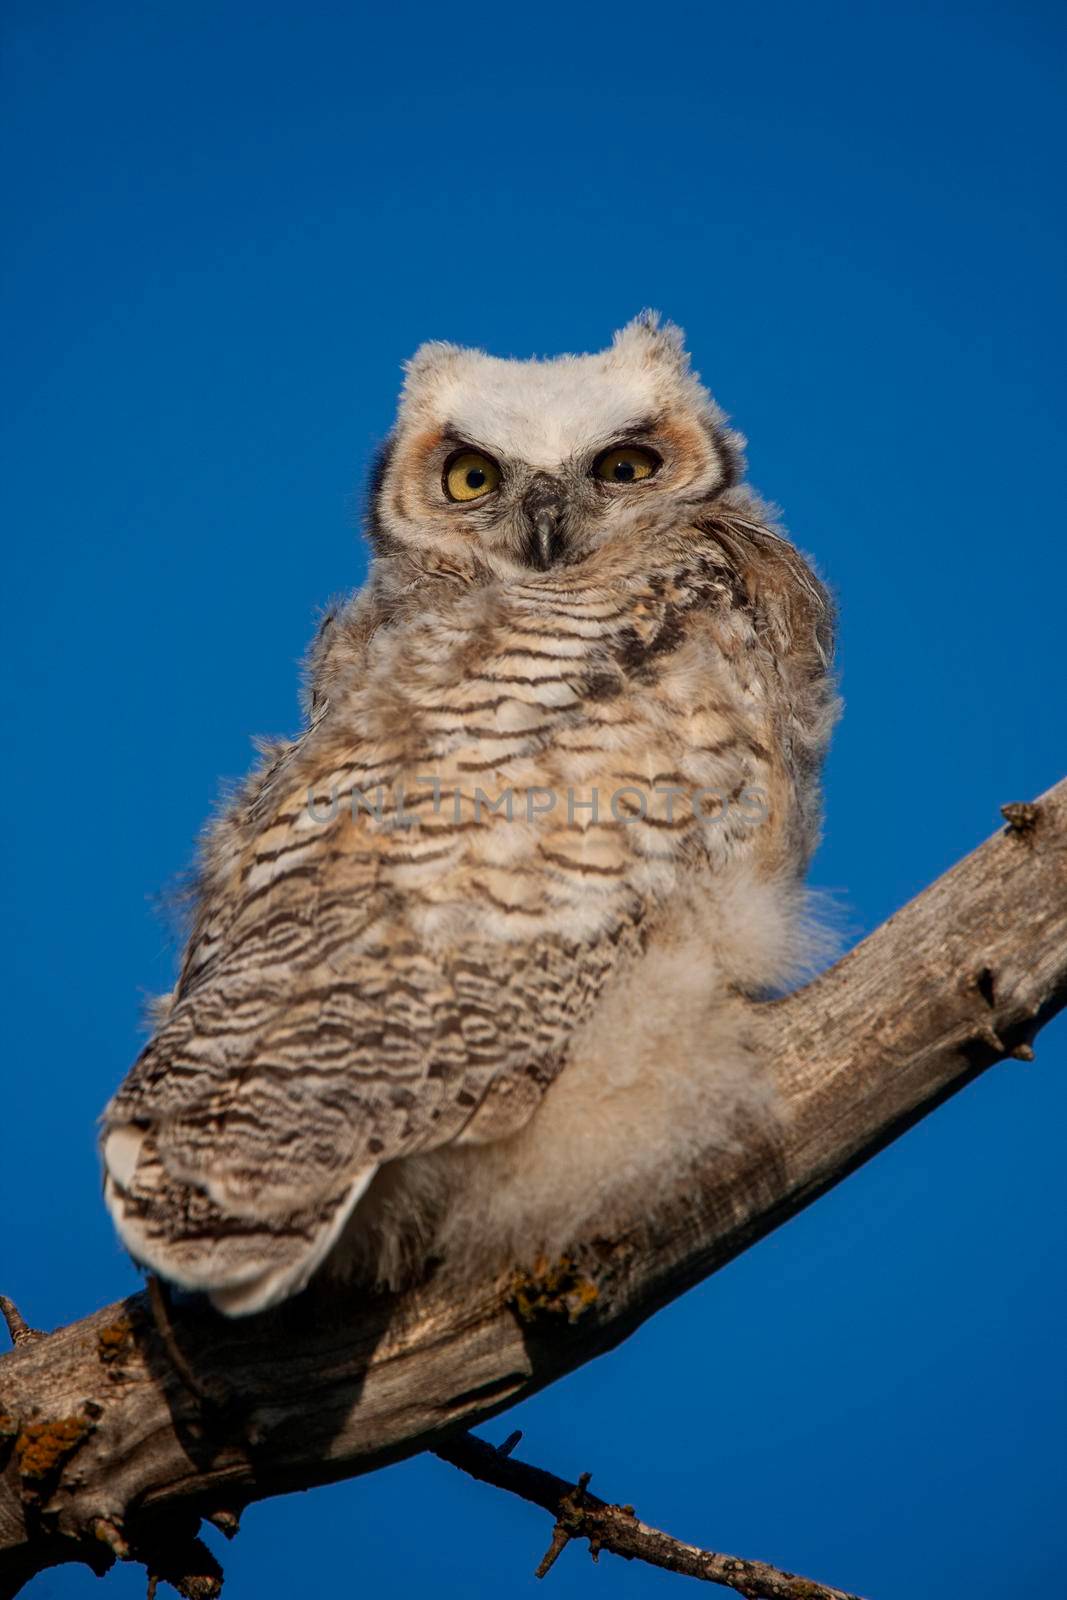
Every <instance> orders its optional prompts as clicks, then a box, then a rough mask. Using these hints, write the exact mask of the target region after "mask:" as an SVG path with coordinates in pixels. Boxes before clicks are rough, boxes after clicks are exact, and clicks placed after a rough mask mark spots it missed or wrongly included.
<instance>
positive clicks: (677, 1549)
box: [434, 1433, 860, 1600]
mask: <svg viewBox="0 0 1067 1600" xmlns="http://www.w3.org/2000/svg"><path fill="white" fill-rule="evenodd" d="M513 1440H514V1435H512V1438H511V1439H509V1440H506V1441H505V1443H504V1445H503V1446H501V1448H500V1449H499V1450H494V1448H493V1446H492V1445H491V1444H486V1443H485V1441H484V1439H476V1438H475V1437H474V1435H473V1434H470V1433H462V1434H459V1435H457V1436H456V1437H455V1438H453V1439H448V1440H446V1442H445V1443H444V1444H441V1445H438V1447H437V1449H436V1451H435V1452H434V1453H435V1454H436V1455H438V1456H440V1457H441V1460H442V1461H448V1462H450V1463H451V1464H452V1466H454V1467H460V1468H462V1470H463V1471H464V1472H469V1473H470V1475H471V1477H472V1478H478V1479H480V1480H481V1482H482V1483H491V1484H493V1485H494V1486H495V1487H496V1488H498V1489H507V1490H508V1492H509V1493H510V1494H517V1495H520V1496H521V1497H522V1499H524V1500H530V1501H532V1502H533V1504H534V1505H535V1506H542V1507H543V1508H544V1510H545V1511H548V1512H549V1513H550V1514H551V1515H552V1516H553V1517H555V1519H556V1526H555V1530H554V1532H553V1535H552V1543H551V1545H550V1546H549V1548H548V1551H547V1552H546V1554H545V1557H544V1559H543V1560H542V1562H541V1565H540V1566H539V1567H538V1569H537V1576H538V1577H539V1578H543V1577H544V1576H545V1574H546V1573H547V1572H548V1571H549V1570H550V1568H551V1566H552V1564H553V1562H554V1561H555V1559H556V1557H557V1556H558V1555H559V1554H560V1552H561V1551H562V1550H563V1549H564V1547H565V1546H566V1545H567V1544H569V1542H570V1541H571V1540H572V1539H588V1541H589V1550H590V1554H591V1555H592V1557H593V1560H594V1561H595V1560H596V1559H597V1557H598V1556H599V1554H600V1552H601V1550H610V1551H611V1552H612V1554H613V1555H617V1556H622V1557H623V1559H624V1560H626V1561H645V1562H647V1563H648V1564H649V1565H650V1566H653V1567H662V1568H663V1570H664V1571H665V1572H678V1573H681V1574H682V1575H683V1576H684V1577H687V1578H699V1579H701V1580H702V1581H703V1582H704V1583H716V1584H719V1585H720V1587H721V1588H723V1589H732V1590H733V1591H734V1593H735V1594H743V1595H746V1596H747V1597H748V1600H860V1597H859V1596H858V1595H854V1594H846V1593H845V1591H844V1590H843V1589H831V1588H830V1587H829V1586H828V1585H827V1584H825V1583H814V1582H813V1581H812V1580H811V1579H810V1578H799V1577H797V1575H796V1574H795V1573H792V1572H783V1571H781V1569H780V1568H778V1567H772V1566H770V1565H769V1564H768V1563H767V1562H766V1561H747V1560H745V1559H744V1558H743V1557H741V1556H724V1555H719V1554H718V1553H717V1552H716V1551H714V1550H698V1549H697V1547H696V1545H692V1544H683V1543H682V1541H681V1540H680V1539H672V1538H671V1536H670V1534H669V1533H661V1532H660V1530H659V1529H658V1528H650V1527H648V1526H647V1525H646V1524H645V1523H643V1522H639V1521H638V1519H637V1517H636V1515H635V1514H634V1508H633V1506H613V1505H608V1504H607V1502H606V1501H604V1500H598V1499H597V1497H596V1495H595V1494H590V1493H589V1491H588V1489H587V1487H586V1485H587V1483H588V1482H589V1474H588V1473H583V1474H582V1476H581V1477H580V1478H579V1479H578V1482H577V1484H573V1483H566V1482H564V1480H563V1479H562V1478H557V1477H556V1476H555V1474H554V1473H551V1472H545V1471H544V1470H543V1469H542V1468H541V1467H531V1466H529V1465H528V1464H527V1463H526V1462H525V1461H516V1460H515V1458H514V1457H513V1456H512V1455H511V1452H510V1449H509V1448H508V1446H509V1445H510V1444H512V1442H513Z"/></svg>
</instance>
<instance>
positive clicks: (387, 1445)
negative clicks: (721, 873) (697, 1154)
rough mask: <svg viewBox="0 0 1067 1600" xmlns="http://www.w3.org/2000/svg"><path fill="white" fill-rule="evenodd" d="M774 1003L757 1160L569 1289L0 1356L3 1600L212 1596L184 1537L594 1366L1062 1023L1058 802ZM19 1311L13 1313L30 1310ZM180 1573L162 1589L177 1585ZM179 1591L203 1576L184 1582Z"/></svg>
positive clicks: (666, 1197) (26, 1349) (152, 1334)
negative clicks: (58, 1584) (137, 1585)
mask: <svg viewBox="0 0 1067 1600" xmlns="http://www.w3.org/2000/svg"><path fill="white" fill-rule="evenodd" d="M1005 815H1006V817H1007V818H1008V826H1007V827H1006V828H1005V829H1003V830H1002V831H1001V832H1000V833H998V834H997V835H996V836H994V837H993V838H991V839H989V840H987V841H986V843H985V844H983V845H982V846H981V847H980V848H979V849H978V850H976V851H975V852H974V853H973V854H972V855H970V856H969V857H967V858H966V859H965V860H964V861H962V862H960V863H959V864H958V865H957V866H956V867H954V868H953V869H952V870H951V871H950V872H948V873H947V874H946V875H945V876H944V877H943V878H941V879H940V880H939V881H938V882H937V883H935V884H934V885H933V886H932V887H931V888H929V889H928V890H926V891H925V893H923V894H922V895H920V896H919V897H918V898H917V899H916V900H914V901H912V903H911V904H910V905H908V906H907V907H905V909H904V910H902V911H900V912H898V913H897V914H896V915H895V916H893V917H891V918H890V919H889V921H888V922H887V923H885V924H884V925H883V926H882V927H881V928H879V929H878V931H877V932H876V933H874V934H872V935H871V937H870V938H868V939H866V940H865V941H864V942H863V943H862V944H861V945H859V946H858V947H857V948H856V949H855V950H853V951H852V952H851V954H849V955H848V956H846V957H845V958H844V960H842V961H840V962H839V963H838V964H837V965H836V966H835V967H833V968H832V969H831V970H830V971H829V972H827V973H825V974H824V975H823V976H822V977H820V978H819V979H817V980H816V981H815V982H814V983H812V984H810V985H808V987H807V988H805V989H803V990H800V991H799V992H797V993H796V994H794V995H790V996H789V997H788V998H787V999H784V1000H779V1001H775V1002H773V1003H770V1004H767V1005H762V1006H751V1007H749V1010H750V1012H751V1021H752V1025H753V1026H754V1027H758V1028H759V1029H760V1030H761V1031H762V1034H763V1037H764V1038H765V1040H766V1043H767V1048H768V1051H769V1052H770V1056H771V1059H773V1060H774V1062H775V1063H776V1065H775V1072H776V1076H777V1079H778V1083H779V1087H780V1092H781V1101H782V1104H783V1107H784V1109H785V1116H784V1118H783V1120H782V1125H781V1127H780V1129H779V1130H778V1131H777V1133H776V1136H775V1137H774V1139H773V1140H771V1139H769V1138H768V1136H767V1134H766V1132H765V1131H764V1132H762V1133H760V1134H759V1135H758V1136H757V1135H754V1136H753V1139H752V1141H751V1143H750V1145H749V1147H747V1148H745V1149H743V1150H742V1151H740V1152H738V1153H736V1154H734V1155H731V1156H730V1157H728V1158H726V1157H723V1156H722V1155H721V1154H716V1155H715V1156H714V1159H713V1160H712V1159H711V1158H709V1164H708V1173H707V1179H706V1182H705V1184H704V1186H703V1188H702V1189H701V1191H700V1192H699V1193H697V1194H694V1192H693V1188H692V1185H691V1184H689V1185H687V1186H686V1187H685V1189H684V1190H682V1189H681V1188H679V1189H677V1190H672V1189H671V1187H670V1185H669V1182H665V1184H664V1187H663V1190H662V1192H661V1193H660V1194H659V1195H658V1196H656V1198H655V1206H654V1210H653V1212H652V1214H651V1215H649V1216H647V1217H641V1218H635V1219H634V1223H633V1227H632V1229H631V1230H630V1231H629V1233H627V1234H626V1235H625V1236H624V1237H621V1238H618V1239H616V1240H613V1241H612V1242H611V1243H610V1245H608V1244H604V1243H603V1242H600V1243H593V1242H590V1244H589V1246H588V1248H587V1249H585V1250H583V1251H580V1252H578V1254H577V1259H576V1263H575V1265H574V1266H573V1268H572V1269H571V1272H570V1278H569V1279H568V1277H567V1274H566V1273H557V1274H556V1278H555V1281H554V1282H549V1281H546V1282H545V1283H543V1284H541V1285H531V1284H527V1285H524V1286H523V1288H522V1290H521V1292H520V1293H518V1294H516V1292H515V1287H514V1285H513V1284H509V1283H507V1282H505V1281H502V1280H500V1279H496V1280H489V1279H487V1280H486V1281H485V1282H484V1283H482V1284H479V1285H477V1286H475V1287H474V1288H473V1289H471V1290H469V1292H468V1293H467V1294H466V1295H465V1297H464V1298H463V1299H462V1301H461V1300H459V1299H457V1298H455V1297H450V1296H449V1295H448V1294H447V1293H446V1292H445V1291H444V1290H443V1289H442V1287H441V1286H440V1285H437V1286H435V1284H434V1283H433V1282H430V1283H429V1284H427V1285H425V1286H423V1287H422V1288H420V1289H418V1290H417V1291H414V1292H412V1293H410V1294H407V1295H404V1296H401V1297H398V1298H395V1299H393V1300H390V1301H381V1302H377V1303H374V1304H373V1305H372V1306H370V1307H369V1308H367V1307H366V1306H364V1308H363V1309H362V1310H361V1312H360V1314H359V1317H358V1320H353V1321H352V1322H351V1323H348V1322H346V1321H345V1319H344V1317H343V1316H339V1315H334V1316H333V1318H332V1320H330V1315H329V1306H328V1304H327V1303H326V1302H325V1301H323V1300H319V1301H317V1302H314V1305H313V1311H312V1312H310V1313H309V1309H308V1307H309V1302H308V1300H307V1299H304V1300H301V1301H297V1302H294V1303H292V1304H291V1305H289V1306H287V1307H283V1308H282V1310H281V1311H279V1312H275V1313H270V1314H268V1315H266V1316H264V1317H259V1318H255V1319H251V1320H248V1321H244V1322H236V1323H224V1322H222V1321H221V1320H220V1319H219V1318H217V1317H215V1316H214V1315H211V1314H209V1313H207V1312H205V1311H202V1310H199V1309H197V1308H195V1307H183V1308H182V1309H181V1310H180V1311H178V1312H177V1313H176V1314H175V1338H176V1340H177V1341H178V1343H179V1344H180V1346H181V1350H182V1352H183V1353H184V1356H185V1358H186V1360H187V1362H188V1364H189V1367H190V1368H191V1369H192V1371H194V1372H195V1373H196V1374H197V1387H198V1388H202V1389H203V1391H204V1392H205V1393H206V1395H207V1396H208V1397H209V1398H208V1400H207V1402H205V1400H204V1399H203V1398H202V1397H198V1396H197V1395H196V1394H194V1393H192V1392H191V1391H190V1388H189V1387H188V1385H187V1383H186V1382H184V1381H183V1379H182V1377H181V1375H180V1373H179V1371H178V1370H177V1369H176V1367H175V1364H174V1362H173V1361H172V1359H171V1358H170V1356H169V1355H168V1351H167V1348H166V1343H165V1341H164V1340H163V1339H161V1337H160V1335H159V1333H158V1331H157V1329H156V1325H155V1323H154V1321H153V1320H152V1318H151V1316H150V1314H149V1312H148V1309H147V1306H146V1302H145V1298H144V1296H141V1295H135V1296H132V1297H131V1298H130V1299H128V1300H125V1301H123V1302H121V1303H119V1304H116V1305H112V1306H109V1307H107V1308H106V1309H105V1310H103V1311H98V1312H96V1313H94V1314H93V1315H92V1316H90V1317H87V1318H85V1319H84V1320H83V1321H81V1322H78V1323H75V1324H73V1325H72V1326H70V1327H67V1328H61V1329H59V1330H58V1331H57V1332H55V1333H53V1334H50V1335H47V1336H45V1337H43V1338H39V1339H33V1340H29V1341H27V1342H23V1343H22V1345H21V1346H20V1347H19V1348H17V1349H15V1350H14V1351H12V1352H11V1353H10V1354H8V1355H6V1356H4V1357H3V1358H0V1464H2V1462H3V1458H4V1455H5V1453H6V1456H7V1464H6V1469H4V1471H3V1476H2V1478H0V1595H3V1594H5V1593H14V1592H15V1590H16V1588H17V1587H18V1585H19V1583H20V1582H21V1581H23V1580H24V1579H25V1577H26V1576H28V1575H29V1574H30V1573H32V1572H34V1571H37V1570H39V1569H40V1568H41V1567H42V1566H45V1565H48V1564H49V1563H52V1562H55V1561H62V1560H69V1559H74V1560H83V1561H88V1562H89V1563H90V1564H91V1565H94V1566H96V1567H98V1568H102V1567H105V1566H106V1565H107V1564H108V1563H109V1562H110V1560H111V1559H113V1557H114V1555H116V1554H118V1555H124V1554H126V1553H127V1552H130V1553H132V1554H133V1555H134V1556H135V1557H140V1558H142V1559H149V1560H151V1561H152V1562H154V1564H155V1567H156V1569H157V1570H159V1571H160V1573H161V1575H164V1576H170V1577H171V1579H172V1580H173V1579H174V1578H175V1577H177V1578H178V1579H179V1580H182V1581H183V1583H184V1587H185V1589H186V1592H188V1593H204V1594H206V1593H210V1592H212V1586H213V1585H216V1584H217V1577H216V1576H213V1575H212V1574H211V1572H210V1571H209V1570H208V1566H207V1562H209V1561H210V1557H208V1556H207V1552H206V1551H204V1550H203V1547H202V1546H199V1547H197V1545H196V1543H195V1539H194V1535H195V1531H196V1527H197V1525H198V1518H199V1516H201V1515H208V1514H211V1513H220V1514H222V1519H221V1520H222V1521H225V1513H227V1512H233V1511H235V1510H237V1509H239V1508H240V1507H241V1505H243V1504H244V1503H245V1502H247V1501H248V1500H252V1499H259V1498H262V1497H264V1496H267V1495H271V1494H277V1493H280V1492H282V1491H285V1490H289V1489H295V1488H308V1487H310V1486H312V1485H314V1484H317V1483H322V1482H326V1481H328V1480H331V1479H336V1478H343V1477H350V1476H353V1475H354V1474H356V1473H360V1472H366V1471H368V1470H370V1469H372V1468H374V1467H378V1466H381V1465H383V1464H384V1463H385V1462H387V1461H391V1460H396V1459H397V1458H399V1457H402V1456H407V1455H411V1454H413V1453H414V1452H416V1451H419V1450H424V1449H426V1448H432V1447H433V1446H434V1445H435V1444H436V1443H439V1442H440V1441H441V1438H442V1436H443V1435H444V1434H445V1433H446V1432H447V1431H448V1430H454V1429H457V1428H466V1427H469V1426H470V1425H471V1424H473V1423H474V1422H476V1421H478V1420H479V1419H485V1418H487V1417H489V1416H491V1415H493V1414H494V1413H495V1412H498V1411H501V1410H502V1409H504V1407H506V1406H508V1405H511V1404H513V1403H514V1402H515V1401H516V1400H519V1399H522V1398H523V1397H524V1396H526V1395H528V1394H531V1393H533V1392H534V1391H535V1390H537V1389H539V1388H542V1387H543V1386H544V1385H545V1384H547V1383H550V1382H552V1380H553V1379H555V1378H557V1377H559V1376H560V1375H561V1374H563V1373H565V1372H569V1371H571V1370H573V1368H575V1367H577V1366H579V1365H580V1364H581V1363H582V1362H585V1361H588V1360H590V1359H591V1358H592V1357H593V1356H596V1355H600V1354H602V1353H603V1352H604V1351H606V1350H609V1349H611V1348H612V1347H613V1346H614V1345H616V1344H618V1343H619V1341H620V1340H622V1339H624V1338H625V1337H626V1336H627V1335H628V1334H629V1333H631V1332H632V1331H633V1329H634V1328H635V1327H637V1326H638V1324H639V1323H640V1322H642V1321H643V1320H644V1319H645V1318H646V1317H647V1316H649V1315H650V1314H651V1313H652V1312H653V1311H655V1310H657V1309H658V1308H659V1307H660V1306H662V1305H664V1304H665V1303H666V1302H667V1301H669V1300H672V1299H674V1298H675V1297H676V1296H677V1295H679V1294H682V1293H683V1292H684V1291H685V1290H686V1289H688V1288H690V1287H691V1286H692V1285H693V1284H694V1283H697V1282H698V1281H700V1280H701V1279H702V1278H704V1277H706V1276H707V1275H708V1274H709V1273H710V1272H713V1271H714V1270H715V1269H716V1268H717V1267H720V1266H722V1265H723V1264H724V1263H725V1262H727V1261H729V1260H730V1259H731V1258H732V1257H734V1256H736V1255H737V1254H738V1253H739V1252H740V1251H742V1250H744V1249H745V1248H746V1247H747V1246H748V1245H750V1244H752V1243H753V1242H754V1241H755V1240H756V1239H758V1238H760V1237H761V1236H762V1235H764V1234H765V1233H767V1232H768V1231H769V1230H770V1229H772V1228H774V1227H776V1226H777V1225H778V1224H779V1223H780V1222H783V1221H785V1220H786V1218H788V1217H790V1216H792V1215H794V1213H795V1212H797V1211H798V1210H800V1208H801V1207H803V1206H805V1205H807V1204H808V1203H809V1202H810V1201H811V1200H813V1199H814V1198H815V1197H816V1196H817V1195H819V1194H820V1193H822V1192H823V1191H824V1190H825V1189H827V1188H828V1187H830V1186H831V1185H832V1184H834V1183H837V1182H838V1181H839V1180H840V1179H841V1178H843V1177H844V1176H845V1175H846V1174H847V1173H848V1172H850V1171H852V1170H853V1168H855V1167H856V1166H857V1165H858V1164H859V1163H860V1162H862V1161H864V1160H866V1159H867V1158H868V1157H869V1156H871V1155H872V1154H873V1153H874V1152H875V1151H877V1150H878V1149H880V1148H881V1147H882V1146H883V1145H885V1144H886V1143H887V1142H888V1141H889V1140H891V1139H893V1138H895V1137H896V1136H897V1135H898V1134H899V1133H901V1132H902V1131H903V1130H904V1129H905V1128H907V1127H908V1126H909V1125H910V1124H911V1123H913V1122H915V1121H916V1120H917V1119H918V1118H920V1117H921V1116H923V1115H924V1114H925V1113H926V1112H927V1111H929V1110H931V1109H932V1108H933V1107H934V1106H936V1105H937V1104H939V1103H940V1102H942V1101H943V1100H944V1099H946V1098H947V1097H948V1096H949V1095H951V1094H953V1093H954V1092H955V1091H956V1090H958V1089H960V1088H962V1087H963V1086H964V1085H965V1084H966V1083H968V1082H970V1081H971V1079H972V1078H974V1077H976V1076H977V1075H978V1074H979V1073H980V1072H982V1071H984V1070H985V1069H986V1068H987V1067H989V1066H990V1065H992V1064H993V1063H994V1062H995V1061H997V1060H1000V1059H1001V1058H1003V1057H1004V1056H1010V1055H1016V1056H1021V1057H1024V1058H1028V1057H1029V1055H1030V1048H1029V1046H1030V1040H1031V1039H1032V1037H1033V1035H1034V1034H1035V1032H1036V1031H1037V1029H1038V1028H1040V1026H1041V1025H1042V1024H1043V1023H1044V1022H1045V1021H1047V1020H1048V1018H1049V1017H1051V1016H1052V1015H1053V1014H1054V1013H1055V1012H1056V1011H1057V1010H1058V1009H1059V1008H1060V1007H1061V1006H1062V1005H1063V1004H1064V1001H1065V1000H1067V780H1064V781H1063V782H1061V783H1060V784H1058V785H1057V786H1056V788H1054V789H1052V790H1050V791H1049V793H1048V794H1047V795H1045V796H1044V797H1043V798H1042V799H1041V800H1040V801H1038V802H1036V803H1035V804H1034V805H1032V806H1029V805H1023V806H1015V807H1009V808H1006V810H1005ZM28 1309H30V1310H31V1312H32V1308H28ZM183 1569H184V1578H183ZM198 1573H199V1575H198Z"/></svg>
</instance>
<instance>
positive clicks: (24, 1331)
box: [0, 1294, 44, 1350]
mask: <svg viewBox="0 0 1067 1600" xmlns="http://www.w3.org/2000/svg"><path fill="white" fill-rule="evenodd" d="M0 1313H2V1314H3V1318H4V1321H5V1322H6V1323H7V1331H8V1333H9V1334H10V1335H11V1343H12V1344H13V1345H14V1346H15V1349H16V1350H21V1349H22V1347H23V1345H27V1344H32V1343H33V1341H34V1340H35V1339H43V1338H44V1333H43V1331H42V1330H41V1329H40V1328H31V1327H30V1325H29V1323H28V1322H27V1321H26V1318H25V1317H24V1316H23V1315H22V1312H21V1311H20V1310H19V1308H18V1306H17V1305H16V1304H15V1302H14V1300H9V1299H8V1297H7V1295H6V1294H0Z"/></svg>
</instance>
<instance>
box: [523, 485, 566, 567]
mask: <svg viewBox="0 0 1067 1600" xmlns="http://www.w3.org/2000/svg"><path fill="white" fill-rule="evenodd" d="M566 508H567V496H566V492H565V490H564V488H563V486H562V484H560V483H558V482H557V481H556V479H555V478H550V477H549V475H548V473H547V472H539V473H538V474H537V476H536V477H535V478H534V479H533V481H532V482H531V484H530V487H529V488H528V489H527V491H526V493H525V494H524V495H523V499H522V514H523V520H524V521H525V523H526V558H527V560H528V561H529V563H530V565H531V566H533V567H537V568H539V570H540V571H541V572H547V570H548V568H549V567H550V566H551V565H552V563H553V561H555V560H556V558H557V556H558V555H559V553H560V551H561V549H562V547H563V538H562V533H561V525H562V522H563V514H564V512H565V510H566Z"/></svg>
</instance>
